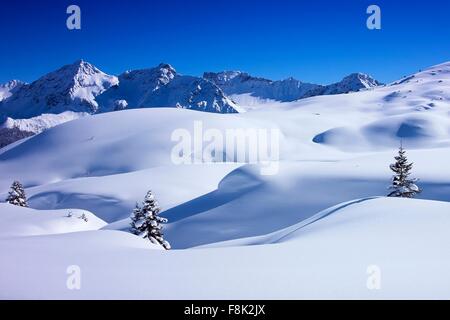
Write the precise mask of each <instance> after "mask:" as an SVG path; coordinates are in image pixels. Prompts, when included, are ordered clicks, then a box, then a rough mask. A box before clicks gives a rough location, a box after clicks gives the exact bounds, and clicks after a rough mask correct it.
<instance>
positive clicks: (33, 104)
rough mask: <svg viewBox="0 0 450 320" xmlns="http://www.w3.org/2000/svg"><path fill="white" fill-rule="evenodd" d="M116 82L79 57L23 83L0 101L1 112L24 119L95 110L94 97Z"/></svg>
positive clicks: (113, 77)
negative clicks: (68, 63)
mask: <svg viewBox="0 0 450 320" xmlns="http://www.w3.org/2000/svg"><path fill="white" fill-rule="evenodd" d="M115 84H117V78H116V77H115V76H110V75H107V74H105V73H103V72H102V71H100V70H99V69H97V68H96V67H94V66H93V65H91V64H89V63H87V62H85V61H83V60H79V61H76V62H75V63H73V64H70V65H66V66H64V67H62V68H61V69H58V70H56V71H54V72H51V73H49V74H47V75H45V76H43V77H42V78H40V79H38V80H36V81H34V82H32V83H31V84H27V85H22V86H21V87H20V88H19V89H18V90H17V91H16V92H15V93H14V94H12V95H11V96H10V97H9V98H8V99H6V100H4V101H2V102H1V103H0V114H3V115H6V116H8V117H11V118H14V119H26V118H32V117H36V116H40V115H42V114H44V113H53V114H58V113H62V112H64V111H73V112H86V113H95V112H96V111H97V110H98V104H97V102H96V101H95V97H96V96H97V95H99V94H100V93H102V92H103V91H105V90H106V89H108V88H109V87H111V86H113V85H115Z"/></svg>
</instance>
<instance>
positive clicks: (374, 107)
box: [0, 64, 450, 299]
mask: <svg viewBox="0 0 450 320" xmlns="http://www.w3.org/2000/svg"><path fill="white" fill-rule="evenodd" d="M449 88H450V64H443V65H439V66H436V67H433V68H430V69H428V70H425V71H423V72H421V73H419V74H416V75H414V76H411V77H408V78H406V79H404V80H402V81H399V83H396V84H391V85H387V86H385V87H381V88H377V89H370V90H367V91H362V92H358V93H351V94H342V95H336V96H321V97H314V98H309V99H304V100H299V101H296V102H289V103H279V102H274V101H264V102H265V103H264V104H258V103H255V101H254V100H252V101H251V103H252V105H251V107H250V108H246V109H247V111H248V112H245V113H241V114H212V113H202V112H195V111H191V110H183V109H173V108H171V109H169V108H161V109H142V110H141V109H139V110H127V111H120V112H113V113H105V114H101V115H95V116H89V117H83V118H81V119H78V120H74V121H71V122H68V123H64V124H61V125H59V126H57V127H54V128H52V129H50V130H48V131H45V132H43V133H41V134H39V135H37V136H34V137H32V138H29V139H28V140H26V141H23V142H21V143H16V144H15V145H13V146H8V147H7V148H6V149H4V150H1V151H0V197H1V198H2V199H3V198H5V197H6V194H7V191H8V189H9V186H10V184H11V183H12V181H13V180H19V181H21V182H22V183H23V184H24V185H25V187H26V192H27V195H28V198H29V203H30V206H31V207H32V208H33V209H21V208H15V207H11V206H10V205H6V204H2V205H0V224H1V228H0V232H1V235H0V255H1V259H0V261H1V262H0V288H1V290H0V296H1V297H2V298H63V299H82V298H138V299H139V298H149V299H166V298H174V299H195V298H205V299H206V298H209V299H211V298H212V299H221V298H243V299H245V298H247V299H250V298H251V299H255V298H273V299H276V298H294V299H295V298H368V299H381V298H388V299H389V298H447V299H448V298H450V276H449V275H448V269H449V267H450V256H449V255H448V252H449V249H450V233H449V232H448V230H449V229H450V204H449V203H448V202H449V201H450V171H449V170H448V169H447V168H448V161H449V157H450V121H449V112H450V89H449ZM247 98H248V97H247ZM241 101H245V98H244V99H243V100H241ZM247 101H248V100H247ZM242 107H244V108H245V107H246V106H245V105H243V106H242ZM247 107H248V106H247ZM195 121H201V122H202V123H203V126H204V127H205V128H212V129H219V130H221V131H225V130H227V129H230V128H278V129H279V130H280V132H281V138H280V158H281V159H280V164H279V172H278V174H276V175H272V176H263V175H261V170H260V166H259V165H257V164H246V163H228V164H222V163H214V164H192V165H175V164H173V163H172V161H171V150H172V148H173V146H174V145H175V142H173V141H171V134H172V133H173V131H174V130H176V129H180V128H182V129H187V130H190V131H192V130H193V127H194V122H195ZM400 140H403V145H404V147H405V148H406V149H407V151H408V157H409V159H410V160H411V161H413V162H414V169H413V174H414V176H415V177H418V178H420V182H419V184H420V186H421V187H422V188H423V189H424V192H423V193H422V194H421V195H420V197H419V198H420V199H419V200H405V199H387V198H384V197H383V196H384V195H386V194H387V187H388V186H389V182H390V176H391V172H390V170H389V164H390V163H391V162H392V161H393V157H394V155H395V153H396V149H397V148H398V146H399V143H400ZM218 151H219V152H220V151H224V150H218ZM149 189H151V190H153V192H154V194H155V196H156V197H157V199H158V200H159V202H160V204H161V206H162V208H163V210H164V211H163V213H162V215H163V216H165V217H167V218H169V221H170V223H169V224H168V225H167V226H166V227H165V229H166V230H165V231H166V232H165V237H166V238H167V239H168V240H169V241H170V242H171V244H172V246H173V247H174V248H175V249H176V250H172V251H170V252H167V251H164V250H159V249H160V248H159V247H155V246H153V245H151V244H149V243H148V242H147V241H145V240H142V239H139V238H137V237H135V236H133V235H131V234H129V233H127V232H124V231H126V230H127V228H128V223H129V221H128V219H127V217H128V216H129V214H130V213H131V210H132V208H133V206H134V204H135V202H136V201H141V200H142V199H143V196H144V195H145V193H146V192H147V190H149ZM36 209H38V210H36ZM69 210H72V211H73V212H75V214H74V216H72V217H71V218H68V217H65V215H66V213H67V212H68V211H69ZM80 212H86V214H88V215H89V217H88V222H85V221H84V220H81V219H79V218H78V216H79V214H80ZM94 215H95V216H96V217H98V219H97V218H95V216H94ZM177 249H186V250H177ZM71 265H77V266H79V267H80V269H81V272H82V273H81V279H82V285H81V289H80V290H69V289H68V288H67V286H66V281H67V277H68V275H67V273H66V271H67V268H68V267H69V266H71ZM370 266H377V267H378V268H379V270H380V271H381V282H380V283H381V287H380V289H379V290H369V289H368V287H367V281H368V278H369V274H368V273H367V268H369V267H370ZM155 270H157V272H155ZM155 286H156V287H158V288H159V289H160V290H158V291H155V290H152V288H154V287H155Z"/></svg>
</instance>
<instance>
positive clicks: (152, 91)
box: [98, 64, 237, 113]
mask: <svg viewBox="0 0 450 320" xmlns="http://www.w3.org/2000/svg"><path fill="white" fill-rule="evenodd" d="M98 101H99V104H100V105H101V111H102V112H106V111H116V110H122V109H134V108H152V107H178V108H185V109H192V110H199V111H207V112H216V113H235V112H237V111H236V105H235V104H234V103H233V102H232V101H231V100H230V99H228V98H227V97H226V96H225V95H224V94H223V92H222V91H221V90H220V89H219V88H218V87H217V86H216V85H214V84H213V83H211V82H209V81H206V80H204V79H202V78H197V77H190V76H183V75H180V74H177V72H176V71H175V69H174V68H173V67H172V66H170V65H168V64H160V65H159V66H157V67H155V68H152V69H144V70H134V71H127V72H125V73H123V74H121V75H120V76H119V84H118V85H116V86H114V87H112V88H111V89H110V90H108V91H106V92H105V93H104V94H103V95H101V96H100V97H98Z"/></svg>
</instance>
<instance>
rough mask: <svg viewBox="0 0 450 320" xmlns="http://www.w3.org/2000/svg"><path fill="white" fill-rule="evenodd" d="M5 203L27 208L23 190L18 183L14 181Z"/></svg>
mask: <svg viewBox="0 0 450 320" xmlns="http://www.w3.org/2000/svg"><path fill="white" fill-rule="evenodd" d="M6 202H7V203H9V204H13V205H15V206H19V207H28V203H27V197H26V195H25V189H24V188H23V186H22V184H21V183H20V182H19V181H14V182H13V184H12V186H11V191H9V193H8V197H7V198H6Z"/></svg>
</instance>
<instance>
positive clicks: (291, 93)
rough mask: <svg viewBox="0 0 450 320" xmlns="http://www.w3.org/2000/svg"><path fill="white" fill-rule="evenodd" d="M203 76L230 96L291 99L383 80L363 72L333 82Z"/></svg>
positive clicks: (242, 75) (227, 73) (228, 73)
mask: <svg viewBox="0 0 450 320" xmlns="http://www.w3.org/2000/svg"><path fill="white" fill-rule="evenodd" d="M203 77H204V78H205V79H207V80H209V81H211V82H214V83H215V84H216V85H217V86H219V87H220V88H221V89H222V90H223V91H224V92H225V93H226V94H227V95H230V96H235V95H242V94H251V96H253V97H258V98H261V99H271V100H276V101H281V102H290V101H295V100H299V99H303V98H308V97H312V96H318V95H331V94H341V93H348V92H356V91H359V90H361V89H365V88H373V87H376V86H378V85H380V83H379V82H378V81H377V80H375V79H373V78H372V77H370V76H368V75H366V74H363V73H354V74H351V75H349V76H347V77H345V78H344V79H343V80H342V81H340V82H338V83H334V84H331V85H325V86H323V85H318V84H311V83H305V82H301V81H299V80H296V79H294V78H288V79H286V80H280V81H273V80H268V79H264V78H256V77H252V76H250V75H249V74H248V73H245V72H241V71H224V72H219V73H214V72H205V73H204V75H203Z"/></svg>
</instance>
